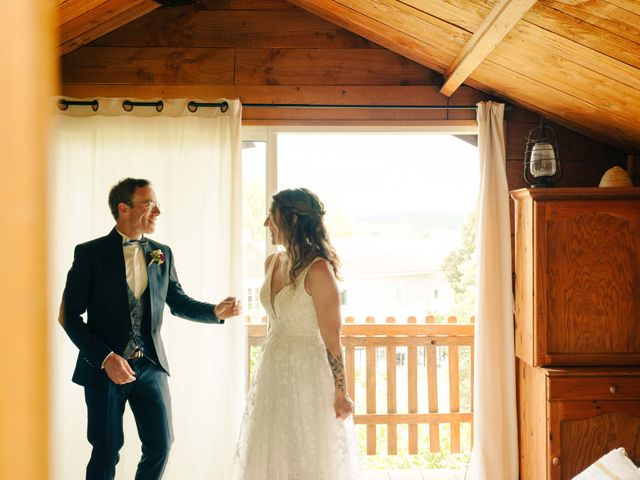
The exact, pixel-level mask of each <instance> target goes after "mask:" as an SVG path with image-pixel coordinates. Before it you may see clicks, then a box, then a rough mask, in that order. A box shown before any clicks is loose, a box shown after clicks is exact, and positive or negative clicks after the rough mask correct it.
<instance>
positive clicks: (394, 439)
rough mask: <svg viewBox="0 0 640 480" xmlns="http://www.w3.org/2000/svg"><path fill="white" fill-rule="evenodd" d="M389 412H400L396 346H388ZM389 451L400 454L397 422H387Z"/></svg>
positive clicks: (390, 319)
mask: <svg viewBox="0 0 640 480" xmlns="http://www.w3.org/2000/svg"><path fill="white" fill-rule="evenodd" d="M387 323H396V319H395V317H387ZM387 413H388V414H389V415H393V414H394V413H398V406H397V404H396V347H395V346H391V345H390V346H388V347H387ZM387 453H388V454H389V455H397V454H398V426H397V425H396V424H395V423H388V424H387Z"/></svg>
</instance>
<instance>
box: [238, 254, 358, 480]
mask: <svg viewBox="0 0 640 480" xmlns="http://www.w3.org/2000/svg"><path fill="white" fill-rule="evenodd" d="M316 260H318V259H316ZM274 263H275V256H274V260H272V261H271V265H269V267H268V270H267V274H266V278H265V280H264V284H263V285H262V289H261V290H260V300H261V301H262V304H263V305H264V307H265V309H266V310H267V313H268V316H269V320H270V328H269V333H268V335H267V338H266V342H265V344H264V347H263V350H262V356H261V359H260V361H259V362H258V367H257V369H256V373H255V376H254V378H253V383H252V387H251V389H250V391H249V395H248V397H247V407H246V411H245V414H244V418H243V422H242V429H241V433H240V440H239V442H238V447H237V451H236V456H235V459H234V474H233V477H232V478H233V479H234V480H355V479H361V478H362V477H361V476H360V467H359V462H358V457H357V454H356V444H355V434H354V426H353V420H352V417H349V418H348V419H347V420H337V419H336V418H335V412H334V410H333V400H334V393H335V387H334V383H333V375H332V373H331V370H330V367H329V362H328V360H327V353H326V350H325V346H324V343H323V341H322V338H321V336H320V332H319V330H318V323H317V319H316V313H315V309H314V307H313V303H312V299H311V296H310V295H309V294H308V293H307V292H306V290H305V288H304V279H305V276H306V274H307V271H308V269H309V267H307V268H306V269H304V270H303V271H302V272H301V273H300V275H299V276H298V278H297V279H296V282H295V286H291V285H287V286H285V287H284V288H283V289H282V290H280V291H279V292H278V293H277V294H276V295H275V297H274V298H273V299H272V298H271V276H272V273H273V266H274Z"/></svg>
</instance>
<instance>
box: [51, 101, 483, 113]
mask: <svg viewBox="0 0 640 480" xmlns="http://www.w3.org/2000/svg"><path fill="white" fill-rule="evenodd" d="M75 105H88V106H91V108H92V109H93V111H94V112H96V111H98V109H99V108H100V104H99V102H98V100H89V101H81V100H60V101H58V108H59V109H60V110H66V109H67V108H69V107H70V106H75ZM134 107H155V108H156V110H157V111H158V112H161V111H162V109H163V107H164V103H163V102H162V100H158V101H157V102H132V101H130V100H124V101H123V102H122V108H123V109H124V110H126V111H127V112H130V111H131V110H133V108H134ZM200 107H202V108H220V110H221V111H222V112H226V111H227V110H228V108H229V104H228V103H227V102H211V103H208V102H196V101H190V102H189V103H188V104H187V108H188V109H189V111H190V112H195V111H197V110H198V108H200ZM242 107H243V108H310V109H313V108H352V109H355V108H363V109H380V110H384V109H402V110H476V109H477V108H478V107H477V106H476V105H355V104H313V103H243V104H242Z"/></svg>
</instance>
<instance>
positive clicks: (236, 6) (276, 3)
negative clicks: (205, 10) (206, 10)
mask: <svg viewBox="0 0 640 480" xmlns="http://www.w3.org/2000/svg"><path fill="white" fill-rule="evenodd" d="M209 1H211V0H209ZM229 8H231V9H232V10H296V9H298V7H296V6H295V5H294V4H292V3H290V2H288V1H287V0H229Z"/></svg>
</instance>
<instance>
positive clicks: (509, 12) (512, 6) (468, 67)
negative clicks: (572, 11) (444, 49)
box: [440, 0, 537, 97]
mask: <svg viewBox="0 0 640 480" xmlns="http://www.w3.org/2000/svg"><path fill="white" fill-rule="evenodd" d="M536 1H537V0H500V1H499V2H498V3H497V4H496V5H495V7H493V9H492V10H491V12H489V15H488V16H487V17H486V18H485V20H484V21H483V22H482V24H481V25H480V27H479V28H478V30H476V32H475V33H474V34H473V35H472V36H471V38H470V39H469V41H468V42H467V43H466V45H465V46H464V48H463V49H462V50H461V51H460V53H459V54H458V56H457V57H456V59H455V60H454V61H453V63H452V64H451V65H450V66H449V68H448V69H447V71H446V73H445V78H446V80H445V82H444V84H443V85H442V88H441V89H440V93H441V94H443V95H445V96H447V97H448V96H450V95H451V94H452V93H453V92H455V91H456V89H457V88H458V87H459V86H460V85H462V84H463V83H464V81H465V80H466V79H467V78H468V77H469V75H471V74H472V73H473V71H474V70H475V69H476V68H477V67H478V65H480V64H481V63H482V62H483V61H484V59H485V58H486V57H487V55H489V54H490V53H491V51H492V50H493V49H494V48H495V47H496V45H498V44H499V43H500V42H501V41H502V40H503V39H504V37H506V36H507V34H508V33H509V32H510V31H511V30H512V29H513V27H514V26H515V25H516V23H518V22H519V21H520V19H521V18H522V17H523V16H524V14H525V13H527V11H529V9H530V8H531V7H532V6H533V5H534V4H535V3H536Z"/></svg>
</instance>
